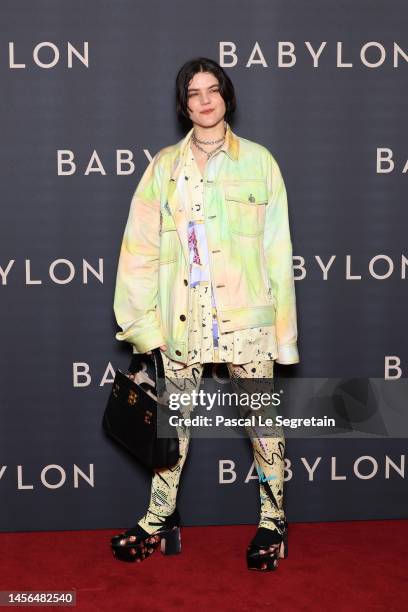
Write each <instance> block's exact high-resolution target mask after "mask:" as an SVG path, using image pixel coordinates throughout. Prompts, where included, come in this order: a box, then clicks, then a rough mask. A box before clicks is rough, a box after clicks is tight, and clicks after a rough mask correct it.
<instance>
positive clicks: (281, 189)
mask: <svg viewBox="0 0 408 612" xmlns="http://www.w3.org/2000/svg"><path fill="white" fill-rule="evenodd" d="M268 153H269V152H268ZM267 177H268V179H267V180H268V191H269V198H268V204H267V206H266V217H265V232H264V251H265V256H266V264H267V270H268V278H269V283H270V286H271V288H272V291H273V295H274V298H275V309H276V322H275V325H276V337H277V344H278V357H277V359H276V361H277V362H278V363H281V364H293V363H298V362H299V353H298V348H297V318H296V294H295V283H294V274H293V260H292V242H291V237H290V229H289V218H288V202H287V194H286V188H285V183H284V180H283V177H282V174H281V171H280V168H279V165H278V163H277V161H276V160H275V158H274V157H273V155H272V154H270V153H269V155H268V172H267Z"/></svg>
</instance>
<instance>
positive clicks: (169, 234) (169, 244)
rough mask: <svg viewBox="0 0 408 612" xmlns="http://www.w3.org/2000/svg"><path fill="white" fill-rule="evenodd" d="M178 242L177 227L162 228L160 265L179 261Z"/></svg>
mask: <svg viewBox="0 0 408 612" xmlns="http://www.w3.org/2000/svg"><path fill="white" fill-rule="evenodd" d="M178 242H179V236H178V233H177V230H176V229H166V230H163V229H162V231H161V232H160V258H159V264H160V265H162V264H169V263H173V262H174V261H177V255H178Z"/></svg>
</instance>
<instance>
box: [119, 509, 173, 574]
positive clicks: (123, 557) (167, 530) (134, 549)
mask: <svg viewBox="0 0 408 612" xmlns="http://www.w3.org/2000/svg"><path fill="white" fill-rule="evenodd" d="M149 524H150V525H157V526H158V527H159V529H157V530H156V531H154V532H153V533H148V532H147V531H145V530H144V529H143V527H141V526H140V525H135V527H131V528H130V529H128V530H127V531H124V532H123V533H119V534H117V535H116V536H113V538H112V539H111V547H112V552H113V554H114V556H115V559H119V560H120V561H130V562H132V561H143V560H144V559H146V558H147V557H149V556H150V555H151V554H152V553H153V552H154V551H155V550H157V549H158V548H159V546H160V550H161V552H162V553H163V554H165V555H175V554H178V553H180V552H181V533H180V516H179V513H178V511H177V509H176V510H175V511H174V512H173V514H171V515H170V516H168V517H166V518H165V519H164V521H163V520H162V521H161V522H157V523H152V522H150V523H149Z"/></svg>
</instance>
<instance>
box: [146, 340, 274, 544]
mask: <svg viewBox="0 0 408 612" xmlns="http://www.w3.org/2000/svg"><path fill="white" fill-rule="evenodd" d="M161 353H162V356H163V363H164V369H165V376H166V388H167V391H168V392H169V393H171V392H174V391H175V392H180V391H183V392H189V391H190V392H191V391H192V390H194V389H195V390H197V391H198V390H199V387H200V384H201V378H202V373H203V369H204V365H203V364H202V363H195V364H191V365H189V366H186V367H184V368H182V369H180V364H179V363H178V362H177V363H175V362H173V361H172V360H171V359H170V358H169V357H167V355H166V354H165V353H164V352H163V351H161ZM214 365H215V364H214ZM226 365H227V368H228V372H229V377H230V381H231V384H232V386H233V390H234V391H235V390H238V388H239V387H241V389H242V386H245V379H248V378H252V379H253V378H255V379H256V381H255V385H257V390H260V391H261V392H264V393H265V392H269V393H271V392H272V391H271V381H272V379H273V366H274V361H273V360H269V361H252V362H250V363H247V364H243V365H234V364H232V363H227V364H226ZM262 379H265V380H264V381H262ZM172 381H174V382H172ZM258 384H259V388H258ZM175 385H176V386H177V388H175ZM272 386H273V383H272ZM172 387H173V388H172ZM251 391H253V387H251ZM181 410H182V409H181ZM190 412H191V408H189V407H186V408H185V409H184V412H183V416H185V417H188V416H190ZM242 416H244V415H242ZM261 429H264V428H263V427H262V428H261ZM272 429H274V432H273V435H271V434H270V433H269V434H268V436H267V437H259V435H257V434H256V432H255V433H254V430H253V429H252V428H251V429H249V428H247V433H248V435H249V438H250V440H251V443H252V448H253V455H254V462H255V467H256V469H257V472H258V475H260V478H259V492H260V520H259V527H265V528H267V529H275V528H276V527H275V524H274V523H273V521H272V519H284V518H285V516H284V511H283V479H284V453H285V438H284V434H283V431H282V428H281V427H276V426H273V428H272ZM270 430H271V428H269V431H270ZM180 433H182V435H179V444H180V456H179V460H178V462H177V463H176V464H175V465H174V466H172V467H170V468H165V469H160V470H155V474H154V476H153V478H152V483H151V493H150V503H149V507H148V510H147V512H146V513H145V515H144V516H143V517H142V518H141V519H140V520H139V525H140V526H141V527H143V529H145V531H147V532H148V533H153V531H156V530H157V522H158V521H161V522H164V519H165V517H166V516H169V515H170V514H171V513H172V512H173V511H174V509H175V507H176V498H177V490H178V487H179V482H180V477H181V472H182V470H183V466H184V463H185V461H186V457H187V453H188V448H189V443H190V432H189V429H188V428H183V431H182V432H179V434H180Z"/></svg>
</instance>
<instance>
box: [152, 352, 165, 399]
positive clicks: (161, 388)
mask: <svg viewBox="0 0 408 612" xmlns="http://www.w3.org/2000/svg"><path fill="white" fill-rule="evenodd" d="M152 355H153V359H154V367H155V369H156V394H157V395H158V396H160V395H163V393H164V392H165V390H166V380H165V374H164V365H163V357H162V354H161V352H160V348H159V347H157V348H155V349H153V350H152Z"/></svg>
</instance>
